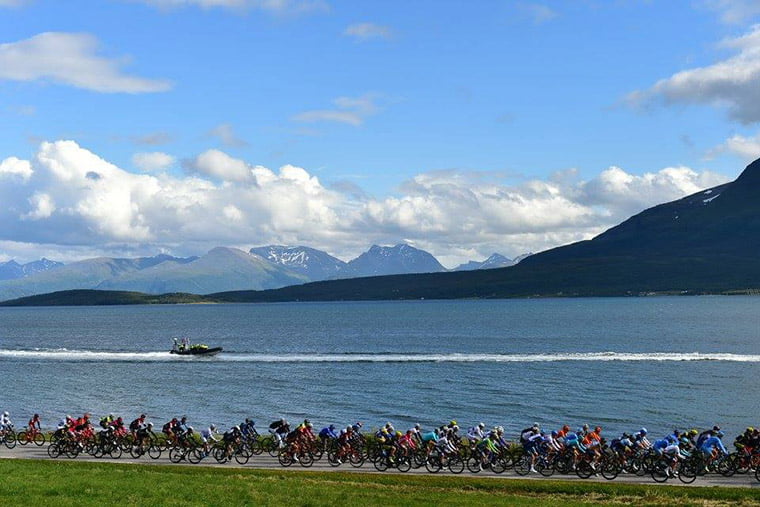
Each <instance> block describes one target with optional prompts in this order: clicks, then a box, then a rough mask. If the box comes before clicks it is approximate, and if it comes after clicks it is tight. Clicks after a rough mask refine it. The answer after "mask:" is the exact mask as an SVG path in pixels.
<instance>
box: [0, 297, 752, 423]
mask: <svg viewBox="0 0 760 507" xmlns="http://www.w3.org/2000/svg"><path fill="white" fill-rule="evenodd" d="M172 337H189V338H190V339H191V340H192V341H193V342H205V343H208V344H209V345H211V346H222V347H224V352H223V353H221V354H220V355H218V356H216V357H214V358H207V359H187V358H182V357H176V356H171V355H169V354H168V352H167V351H168V349H169V348H170V346H171V338H172ZM0 372H1V374H2V378H3V380H4V384H5V388H4V389H3V390H2V394H0V409H2V410H9V411H10V412H11V416H12V418H14V420H15V421H16V422H17V423H22V422H25V421H26V420H27V419H28V418H29V416H30V415H31V414H32V413H33V412H39V413H40V414H41V416H42V418H43V423H44V426H48V427H52V426H54V424H55V422H56V421H57V420H58V419H59V418H60V417H61V416H62V415H65V414H80V413H82V412H91V413H92V414H93V415H94V416H95V417H99V416H100V415H103V414H106V413H108V412H113V413H115V414H117V415H123V416H124V417H125V419H128V420H131V419H132V418H134V417H135V416H136V415H137V414H139V413H140V412H146V413H147V414H149V416H150V417H151V418H152V420H153V421H154V422H156V423H163V422H164V421H165V420H168V419H170V418H171V417H173V416H176V415H183V414H186V415H187V416H188V418H189V420H190V422H191V424H193V425H195V426H196V427H201V426H205V425H208V424H209V423H212V422H213V423H216V424H217V425H220V426H221V427H223V428H224V427H227V426H229V425H232V424H237V423H239V422H240V421H241V420H242V419H243V418H245V417H253V418H254V420H255V421H256V422H257V425H259V426H261V427H263V426H265V425H266V424H268V423H269V422H271V421H272V420H273V419H275V418H279V417H281V416H284V417H286V418H287V419H290V420H291V421H297V420H299V419H303V418H304V417H309V418H310V419H311V420H312V421H313V422H314V423H315V424H316V425H321V424H327V423H337V424H346V423H351V422H354V421H364V422H365V423H366V424H368V425H369V426H378V425H380V424H382V423H384V422H386V421H392V422H394V423H395V424H397V427H398V426H401V427H405V426H408V425H411V424H413V423H416V422H419V423H421V424H422V425H423V426H425V427H431V426H433V425H439V424H441V423H443V422H447V421H449V420H451V419H456V420H458V421H459V423H460V425H461V426H467V427H468V426H471V425H473V424H476V423H478V422H480V421H483V422H485V423H486V424H489V425H496V424H501V425H503V426H505V428H507V429H508V431H511V432H512V433H514V432H515V431H517V430H518V429H520V428H523V427H525V426H526V425H529V424H531V423H532V422H534V421H538V422H541V423H543V425H545V427H549V428H554V427H558V426H561V425H562V424H564V423H569V424H571V425H574V426H579V425H581V424H583V423H589V424H592V425H594V424H600V425H602V426H603V427H604V428H605V432H607V434H611V433H618V432H621V431H623V430H635V429H638V428H639V427H640V426H642V425H644V426H647V427H648V428H649V430H650V431H655V432H663V433H664V432H666V431H669V430H672V429H673V428H685V427H692V426H696V427H705V426H712V425H713V424H716V423H717V424H720V425H721V426H723V427H724V428H725V429H727V430H728V431H729V432H730V434H735V432H737V431H739V430H740V429H742V428H743V427H745V426H749V425H758V424H760V298H758V297H657V298H609V299H607V298H600V299H555V300H547V299H543V300H505V301H455V302H448V301H415V302H367V303H363V302H362V303H345V302H344V303H288V304H261V305H188V306H119V307H84V308H82V307H75V308H0Z"/></svg>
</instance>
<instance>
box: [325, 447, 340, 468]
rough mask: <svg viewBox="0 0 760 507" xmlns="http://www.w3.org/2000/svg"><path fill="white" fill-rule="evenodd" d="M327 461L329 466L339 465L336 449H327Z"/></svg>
mask: <svg viewBox="0 0 760 507" xmlns="http://www.w3.org/2000/svg"><path fill="white" fill-rule="evenodd" d="M327 463H328V464H329V465H330V466H331V467H339V466H340V464H341V461H340V459H338V451H335V450H333V449H330V450H329V451H327Z"/></svg>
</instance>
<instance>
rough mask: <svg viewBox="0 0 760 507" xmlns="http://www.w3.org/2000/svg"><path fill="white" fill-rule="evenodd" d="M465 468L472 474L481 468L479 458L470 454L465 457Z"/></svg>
mask: <svg viewBox="0 0 760 507" xmlns="http://www.w3.org/2000/svg"><path fill="white" fill-rule="evenodd" d="M467 470H469V471H470V472H472V473H474V474H476V473H478V472H480V471H481V470H483V467H482V466H481V464H480V458H479V457H477V456H470V457H469V458H467Z"/></svg>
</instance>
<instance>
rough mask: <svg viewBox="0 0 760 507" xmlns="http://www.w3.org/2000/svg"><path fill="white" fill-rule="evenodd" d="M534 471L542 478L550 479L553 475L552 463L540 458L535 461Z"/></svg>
mask: <svg viewBox="0 0 760 507" xmlns="http://www.w3.org/2000/svg"><path fill="white" fill-rule="evenodd" d="M536 470H538V473H540V474H541V475H543V476H544V477H551V476H552V475H554V463H552V462H551V461H549V460H548V459H546V458H545V457H543V456H542V457H540V458H538V461H536Z"/></svg>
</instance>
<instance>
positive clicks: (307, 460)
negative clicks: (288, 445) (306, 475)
mask: <svg viewBox="0 0 760 507" xmlns="http://www.w3.org/2000/svg"><path fill="white" fill-rule="evenodd" d="M298 464H299V465H301V466H302V467H304V468H309V467H310V466H312V465H313V464H314V456H312V455H311V453H310V452H305V453H303V454H301V455H300V456H298Z"/></svg>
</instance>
